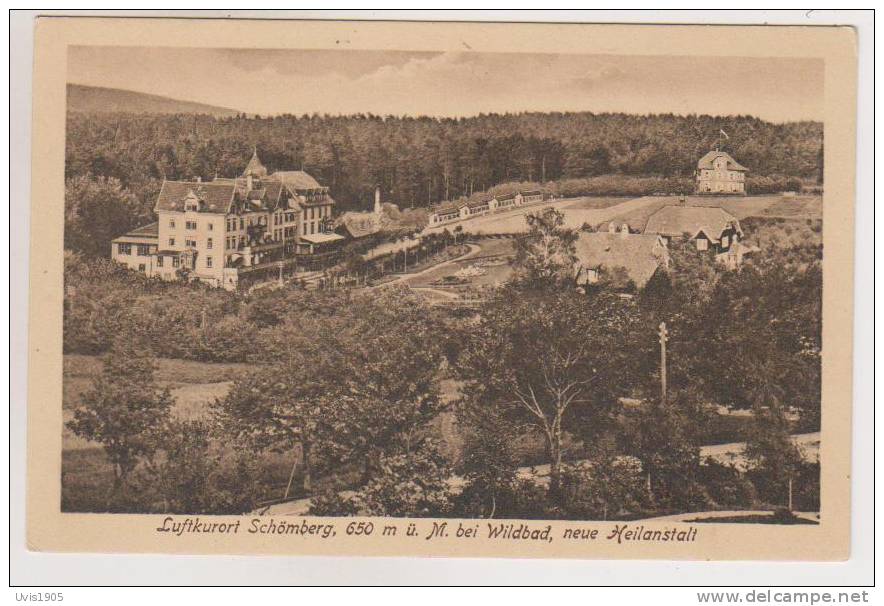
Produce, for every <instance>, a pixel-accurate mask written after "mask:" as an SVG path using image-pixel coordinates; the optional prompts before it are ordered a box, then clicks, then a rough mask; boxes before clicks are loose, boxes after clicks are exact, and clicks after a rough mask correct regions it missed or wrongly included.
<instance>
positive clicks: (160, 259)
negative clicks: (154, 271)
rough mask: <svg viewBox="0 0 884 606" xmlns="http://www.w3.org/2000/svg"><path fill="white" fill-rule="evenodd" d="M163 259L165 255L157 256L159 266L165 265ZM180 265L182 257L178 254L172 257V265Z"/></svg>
mask: <svg viewBox="0 0 884 606" xmlns="http://www.w3.org/2000/svg"><path fill="white" fill-rule="evenodd" d="M163 259H164V257H163V256H162V255H160V256H158V257H157V267H162V266H163V262H164V261H163ZM180 265H181V259H180V258H179V257H177V256H175V257H172V267H179V266H180Z"/></svg>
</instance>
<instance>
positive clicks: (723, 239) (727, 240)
mask: <svg viewBox="0 0 884 606" xmlns="http://www.w3.org/2000/svg"><path fill="white" fill-rule="evenodd" d="M721 245H722V246H723V247H724V248H727V247H728V246H730V245H731V239H730V237H729V236H722V237H721Z"/></svg>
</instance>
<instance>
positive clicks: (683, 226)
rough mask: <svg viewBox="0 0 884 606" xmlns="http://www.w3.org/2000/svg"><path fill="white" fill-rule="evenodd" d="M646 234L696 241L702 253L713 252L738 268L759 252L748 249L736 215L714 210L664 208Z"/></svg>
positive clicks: (687, 207)
mask: <svg viewBox="0 0 884 606" xmlns="http://www.w3.org/2000/svg"><path fill="white" fill-rule="evenodd" d="M644 233H645V234H654V235H658V236H661V237H663V238H665V239H666V240H667V241H669V240H671V239H673V238H686V239H689V240H692V241H693V242H694V245H695V246H696V247H697V250H699V251H709V252H710V253H712V254H714V255H715V257H716V259H717V260H719V261H722V262H725V263H727V264H728V265H731V266H735V265H739V264H740V263H741V262H742V259H743V255H745V254H749V253H752V252H754V251H756V250H757V248H755V247H749V246H746V245H744V244H743V243H742V242H741V240H742V239H743V229H742V228H741V227H740V222H739V221H738V220H737V218H736V217H734V216H733V215H732V214H730V213H728V212H727V211H725V210H724V209H722V208H718V207H711V206H680V205H679V206H664V207H663V208H661V209H660V210H658V211H657V212H655V213H654V214H653V215H651V216H650V218H649V219H648V223H647V225H646V226H645V231H644Z"/></svg>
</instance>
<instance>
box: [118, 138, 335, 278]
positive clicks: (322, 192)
mask: <svg viewBox="0 0 884 606" xmlns="http://www.w3.org/2000/svg"><path fill="white" fill-rule="evenodd" d="M334 204H335V201H334V200H333V199H332V197H331V196H330V195H329V193H328V188H327V187H323V186H322V185H320V184H319V183H318V182H317V181H316V180H315V179H314V178H313V177H311V176H310V175H308V174H307V173H305V172H303V171H279V172H275V173H273V174H268V171H267V169H266V168H265V167H264V165H263V164H262V163H261V161H260V159H259V158H258V154H257V151H255V153H254V154H253V155H252V158H251V160H249V162H248V164H247V166H246V168H245V170H244V171H243V173H242V175H240V176H238V177H234V178H217V179H214V180H213V181H207V182H203V181H201V180H199V179H197V180H195V181H164V182H163V185H162V187H161V189H160V193H159V195H158V196H157V202H156V205H155V207H154V212H156V214H157V216H158V217H159V221H158V222H157V223H156V224H151V225H146V226H144V227H141V228H139V229H137V230H133V231H132V232H129V233H127V234H124V235H123V236H120V237H119V238H116V239H115V240H113V243H112V245H111V257H112V258H113V259H114V260H115V261H118V262H121V263H124V264H125V265H126V266H127V267H131V268H133V269H137V270H138V271H142V272H144V273H146V274H147V275H150V276H158V277H160V278H163V279H175V278H182V277H187V278H192V279H198V280H201V281H203V282H206V283H208V284H211V285H213V286H222V287H224V288H227V289H235V288H236V287H237V285H238V284H239V280H240V278H241V277H242V276H244V275H246V274H252V275H259V274H260V273H261V271H262V270H266V272H265V273H268V274H272V273H274V272H277V271H281V269H282V266H283V265H289V266H293V265H295V264H296V262H297V260H298V258H299V257H305V256H310V255H316V254H317V253H321V252H327V251H330V250H331V249H332V248H333V245H334V244H335V243H336V242H338V241H341V240H343V239H344V238H343V237H342V236H340V235H338V234H334V233H331V232H330V223H331V218H332V213H333V208H334ZM133 245H134V246H135V248H134V249H133ZM133 250H134V254H133ZM141 253H146V254H141ZM133 256H134V257H135V258H133Z"/></svg>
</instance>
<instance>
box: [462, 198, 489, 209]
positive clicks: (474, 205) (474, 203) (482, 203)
mask: <svg viewBox="0 0 884 606" xmlns="http://www.w3.org/2000/svg"><path fill="white" fill-rule="evenodd" d="M467 206H469V207H470V208H478V207H480V206H488V200H473V201H472V202H467Z"/></svg>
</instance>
